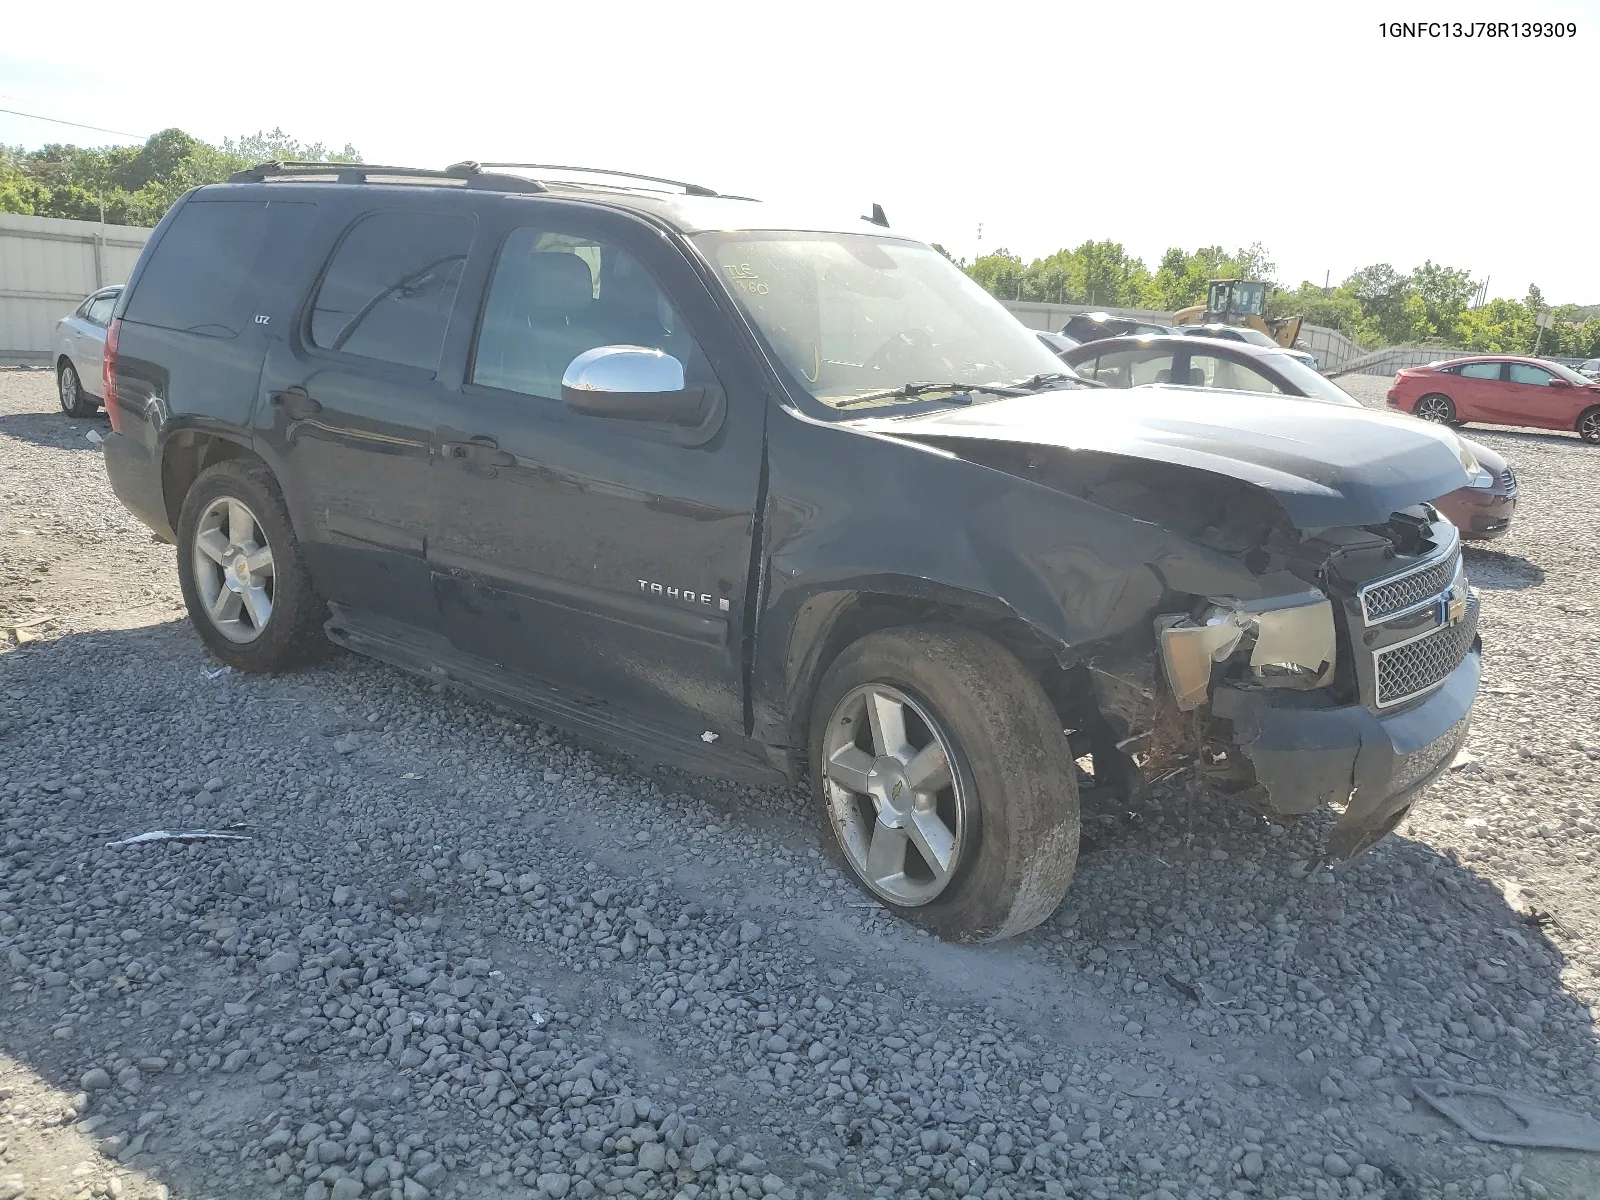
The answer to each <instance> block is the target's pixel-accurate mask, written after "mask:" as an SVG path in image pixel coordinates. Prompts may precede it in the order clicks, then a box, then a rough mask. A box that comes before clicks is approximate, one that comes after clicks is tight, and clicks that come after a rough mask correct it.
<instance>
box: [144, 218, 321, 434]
mask: <svg viewBox="0 0 1600 1200" xmlns="http://www.w3.org/2000/svg"><path fill="white" fill-rule="evenodd" d="M241 191H244V190H243V189H241ZM259 195H260V193H259V192H258V191H256V190H254V189H251V190H249V191H244V194H242V195H233V194H229V193H221V194H218V193H214V192H208V191H202V192H200V193H198V194H196V195H194V196H192V197H191V198H190V199H188V200H187V201H185V202H184V203H183V204H182V206H181V207H179V208H178V209H177V210H176V211H175V212H174V213H173V214H172V215H171V219H170V221H169V222H167V223H165V227H164V229H163V230H162V231H160V233H159V237H160V240H159V241H157V242H156V243H155V244H154V245H153V246H152V247H151V248H150V249H149V250H148V251H147V252H146V255H145V256H144V257H143V258H142V259H141V263H142V266H141V267H140V269H139V273H138V276H137V279H136V281H135V284H134V285H133V290H132V293H131V294H130V295H129V296H128V298H127V302H126V304H125V306H124V307H123V310H122V331H121V340H120V343H119V346H118V356H117V407H118V409H119V412H120V417H119V421H120V428H121V432H122V434H123V435H125V436H128V437H130V438H132V439H133V440H134V441H136V442H138V443H140V444H141V445H142V446H143V448H144V451H145V452H146V453H147V454H150V455H153V456H155V457H156V458H157V459H158V460H159V453H158V451H159V448H160V442H161V441H162V439H164V438H166V437H167V436H169V435H170V434H172V433H173V432H175V431H177V430H179V429H183V428H185V427H191V426H199V427H208V428H214V429H220V430H224V431H228V432H231V431H234V430H238V429H241V428H245V427H248V425H249V423H250V413H251V409H252V407H253V406H254V404H255V399H256V389H257V386H258V384H259V382H260V378H261V363H262V359H263V357H264V355H265V354H266V347H267V341H268V338H269V336H270V332H271V329H272V326H271V325H270V323H269V321H270V316H269V313H270V312H271V311H273V310H274V308H275V305H277V304H278V303H279V302H280V300H281V297H282V295H283V292H284V288H285V283H286V279H287V276H286V271H287V270H288V269H289V267H290V265H291V264H292V263H293V262H294V260H295V258H296V257H297V251H298V247H299V246H300V245H301V243H302V242H303V241H304V239H305V238H306V236H307V235H308V233H309V232H310V230H311V228H312V225H313V223H314V221H315V217H316V212H317V206H316V205H315V204H313V203H308V202H305V201H303V200H300V199H296V200H267V199H261V198H259ZM263 317H268V318H269V321H263V320H261V318H263Z"/></svg>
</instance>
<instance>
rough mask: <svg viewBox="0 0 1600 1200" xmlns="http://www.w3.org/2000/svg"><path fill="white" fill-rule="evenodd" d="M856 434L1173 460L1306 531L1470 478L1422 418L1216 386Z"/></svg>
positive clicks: (1047, 401)
mask: <svg viewBox="0 0 1600 1200" xmlns="http://www.w3.org/2000/svg"><path fill="white" fill-rule="evenodd" d="M851 425H852V426H853V427H854V428H858V429H865V430H870V431H871V432H874V433H881V434H888V435H890V436H894V437H903V438H912V439H916V440H918V441H934V442H937V441H942V440H945V439H984V440H992V441H1002V442H1012V443H1018V444H1026V445H1035V446H1052V447H1058V448H1060V449H1063V450H1069V451H1079V452H1086V453H1092V454H1113V455H1119V456H1121V457H1123V458H1130V459H1147V460H1150V461H1152V462H1162V463H1172V464H1175V465H1178V466H1184V467H1192V468H1194V469H1196V470H1200V471H1209V472H1211V473H1212V474H1215V475H1225V476H1228V477H1229V478H1232V479H1238V480H1242V481H1243V482H1245V483H1249V484H1253V485H1254V486H1256V487H1259V488H1263V489H1265V490H1266V491H1268V492H1270V493H1271V494H1272V495H1273V496H1274V497H1276V498H1277V500H1278V502H1279V503H1280V504H1281V505H1282V506H1283V508H1284V510H1285V511H1286V512H1287V513H1288V514H1289V519H1290V520H1292V521H1293V522H1294V523H1295V524H1296V525H1297V526H1299V527H1300V528H1302V529H1324V528H1330V527H1333V526H1339V525H1370V524H1376V523H1378V522H1382V521H1386V520H1388V518H1389V514H1391V513H1392V512H1394V511H1395V510H1396V509H1401V508H1405V507H1407V506H1409V505H1412V504H1418V503H1421V502H1423V501H1431V500H1433V499H1435V498H1436V497H1439V496H1443V495H1444V494H1445V493H1447V492H1452V491H1454V490H1455V489H1456V488H1458V487H1462V486H1464V485H1465V484H1466V483H1467V482H1468V479H1467V473H1466V470H1465V469H1464V468H1463V467H1462V465H1461V460H1460V458H1459V456H1458V454H1457V449H1456V437H1455V434H1454V433H1452V432H1451V431H1450V430H1448V429H1445V428H1441V427H1436V426H1432V425H1429V424H1428V423H1427V422H1424V421H1419V420H1417V419H1416V418H1414V417H1410V416H1404V415H1401V414H1398V413H1388V412H1380V411H1377V410H1375V409H1368V408H1347V407H1344V406H1342V405H1336V404H1310V403H1307V402H1306V401H1305V400H1303V399H1298V398H1293V397H1284V396H1275V395H1262V394H1259V393H1255V392H1230V391H1222V390H1210V389H1207V390H1205V391H1203V392H1201V391H1197V390H1195V389H1188V388H1184V389H1167V388H1160V387H1145V388H1132V389H1129V390H1116V391H1113V390H1104V391H1102V390H1100V389H1093V390H1077V389H1071V390H1067V389H1062V390H1059V391H1053V392H1040V393H1038V394H1036V395H1029V396H1017V397H1013V398H1007V399H1001V400H989V401H983V402H981V403H976V404H973V405H972V406H971V407H962V408H950V409H944V410H941V411H939V412H934V413H929V414H926V415H921V416H915V417H898V418H893V417H890V418H883V417H880V418H875V419H874V418H869V419H867V420H863V421H855V422H851Z"/></svg>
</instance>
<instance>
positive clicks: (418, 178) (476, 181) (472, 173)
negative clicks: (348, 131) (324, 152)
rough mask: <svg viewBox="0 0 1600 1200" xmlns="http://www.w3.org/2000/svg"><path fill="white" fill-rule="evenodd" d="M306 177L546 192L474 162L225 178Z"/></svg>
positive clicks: (335, 165) (293, 169) (330, 166)
mask: <svg viewBox="0 0 1600 1200" xmlns="http://www.w3.org/2000/svg"><path fill="white" fill-rule="evenodd" d="M308 175H317V176H324V175H332V176H333V177H334V182H335V183H368V182H370V181H371V180H373V179H385V178H387V179H404V180H408V181H413V182H417V183H424V182H432V181H438V182H440V183H445V182H449V183H453V184H459V185H460V186H464V187H470V188H483V189H485V190H488V191H496V192H543V191H547V190H548V189H547V188H546V187H545V186H544V184H542V183H540V182H539V181H538V180H537V179H527V178H524V177H523V176H521V175H497V174H492V173H489V172H485V171H483V170H482V169H481V168H480V167H479V166H478V164H477V163H475V162H459V163H454V164H452V165H451V166H448V167H446V168H445V169H444V170H442V171H435V170H433V169H431V168H428V167H383V166H378V165H376V164H373V163H342V162H298V161H287V160H279V161H275V162H264V163H257V164H256V165H255V166H253V167H247V168H246V169H244V170H242V171H235V172H234V173H233V174H232V175H230V176H228V182H229V183H266V182H268V181H269V180H273V179H294V178H297V177H303V176H308Z"/></svg>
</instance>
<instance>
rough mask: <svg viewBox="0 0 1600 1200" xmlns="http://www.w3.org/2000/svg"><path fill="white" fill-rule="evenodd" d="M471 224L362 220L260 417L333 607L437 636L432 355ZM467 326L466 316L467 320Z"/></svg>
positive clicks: (284, 346) (267, 373)
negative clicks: (432, 570)
mask: <svg viewBox="0 0 1600 1200" xmlns="http://www.w3.org/2000/svg"><path fill="white" fill-rule="evenodd" d="M475 228H476V218H475V217H474V216H473V215H472V214H471V213H464V212H462V211H460V210H456V211H453V212H429V211H418V210H415V209H407V210H404V211H400V210H392V211H381V210H380V211H376V212H368V213H365V214H363V215H361V216H360V217H358V218H357V219H355V220H354V221H353V222H351V223H350V225H349V227H348V228H347V229H345V230H344V232H343V234H342V236H341V237H340V239H339V241H338V244H337V246H336V248H335V249H334V251H333V254H332V257H331V259H330V260H329V262H328V264H327V267H326V269H325V271H324V272H323V276H322V280H321V283H320V285H319V286H318V288H317V290H316V294H315V296H314V298H313V299H312V301H311V303H310V306H309V310H308V311H307V312H305V313H303V314H302V320H301V322H300V325H299V328H298V329H297V330H296V331H294V333H293V335H292V336H287V337H280V338H277V339H275V340H274V342H273V345H272V349H271V351H270V353H269V354H268V356H267V364H266V369H265V370H264V371H263V373H262V391H263V393H264V395H263V397H262V399H261V401H260V402H259V403H258V404H257V406H256V426H257V430H258V433H259V434H260V435H261V436H262V438H263V439H264V440H265V442H266V444H267V446H268V447H270V449H271V450H272V451H273V452H274V454H275V455H276V457H277V458H278V459H279V460H280V463H281V466H280V470H282V471H283V473H284V474H285V475H286V477H287V478H286V479H285V484H286V487H285V490H286V491H292V492H293V493H294V494H296V495H298V496H301V497H304V498H305V501H306V505H307V508H308V509H309V528H307V529H306V530H303V531H302V541H303V543H304V547H305V553H306V557H307V559H308V565H309V566H310V568H311V571H312V574H313V577H314V578H315V579H316V581H317V584H318V586H319V587H320V588H321V589H322V591H323V594H324V595H325V596H326V597H327V598H328V599H329V600H332V601H334V602H336V603H340V604H345V605H349V606H351V607H353V608H358V609H362V610H365V611H368V612H372V613H376V614H378V615H380V616H385V617H389V618H392V619H394V620H399V621H404V622H406V623H407V624H412V625H417V626H420V627H423V628H433V629H437V627H438V613H437V608H436V606H435V603H434V598H433V585H432V579H431V577H430V574H429V571H428V567H427V561H426V557H425V547H426V538H427V533H428V526H429V523H430V522H431V520H432V516H433V511H432V504H431V497H430V495H429V487H430V486H431V483H432V481H433V479H434V477H435V475H436V474H437V473H436V472H435V471H434V470H433V467H432V452H433V437H434V428H435V426H436V424H437V422H438V414H439V412H440V411H441V405H442V404H444V403H445V402H446V401H447V400H448V399H449V398H450V397H452V396H456V395H459V391H458V390H457V388H456V387H455V386H453V385H452V384H451V383H449V382H446V381H442V380H441V379H440V378H439V370H440V362H441V354H442V352H443V347H444V345H445V340H446V337H445V335H446V332H447V330H448V327H449V323H450V320H451V317H452V313H453V310H454V306H455V298H456V293H457V290H458V287H459V284H460V279H461V274H462V271H463V268H464V265H465V263H466V260H467V255H468V253H469V251H470V249H471V246H472V242H473V236H474V232H475ZM465 319H467V320H469V321H470V320H471V314H470V313H469V314H468V315H467V316H466V318H465Z"/></svg>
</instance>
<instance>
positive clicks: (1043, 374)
mask: <svg viewBox="0 0 1600 1200" xmlns="http://www.w3.org/2000/svg"><path fill="white" fill-rule="evenodd" d="M1052 383H1065V384H1070V385H1071V386H1073V387H1104V386H1105V385H1104V384H1103V383H1101V382H1100V381H1099V380H1097V379H1085V378H1084V377H1083V376H1082V375H1076V374H1074V375H1069V374H1067V373H1066V372H1065V371H1040V372H1039V374H1037V375H1030V376H1028V377H1027V378H1026V379H1020V380H1018V381H1017V382H1016V383H1015V384H1013V385H1012V386H1013V387H1018V388H1021V389H1023V390H1024V391H1029V392H1036V391H1038V390H1039V389H1040V388H1042V387H1047V386H1049V385H1050V384H1052Z"/></svg>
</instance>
